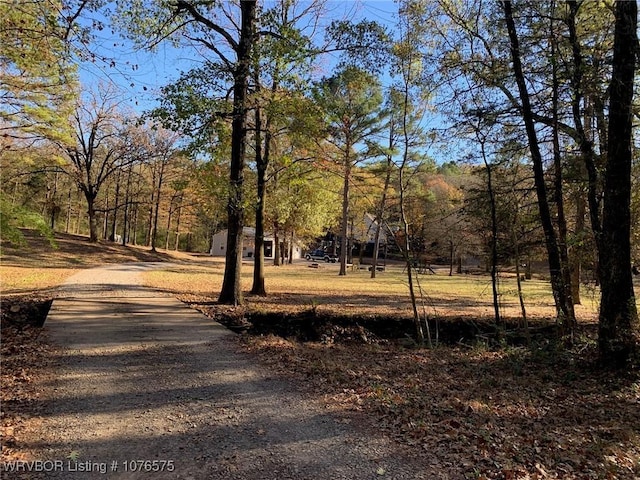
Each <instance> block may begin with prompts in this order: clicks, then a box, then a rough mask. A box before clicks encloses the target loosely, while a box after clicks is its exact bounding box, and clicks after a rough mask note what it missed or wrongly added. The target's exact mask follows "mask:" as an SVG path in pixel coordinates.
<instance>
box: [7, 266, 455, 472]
mask: <svg viewBox="0 0 640 480" xmlns="http://www.w3.org/2000/svg"><path fill="white" fill-rule="evenodd" d="M154 267H155V265H154V264H148V263H147V264H127V265H115V266H108V267H104V268H98V269H91V270H86V271H83V272H81V273H80V274H78V275H76V276H74V277H72V278H71V279H69V280H68V281H67V282H66V283H65V285H64V286H63V287H62V288H63V291H62V295H61V296H60V298H59V299H57V300H55V301H54V303H53V306H52V309H51V311H50V313H49V317H48V318H47V321H46V323H45V329H46V330H47V331H48V334H49V336H50V338H51V339H52V341H53V342H54V343H55V344H56V345H57V350H56V356H57V358H56V359H55V364H56V365H57V366H56V369H57V370H56V374H55V377H54V379H53V380H52V381H51V382H50V384H48V385H45V386H44V395H43V397H42V398H41V399H40V401H41V402H42V405H41V406H42V409H43V411H44V412H45V413H44V415H43V420H42V424H41V428H40V431H39V432H37V435H34V438H33V440H32V442H31V444H30V445H29V447H30V450H31V451H33V452H36V454H37V457H36V458H40V459H42V460H49V461H50V462H52V463H48V464H44V466H43V467H42V468H46V470H47V471H46V472H43V473H41V474H40V476H38V475H36V474H34V473H29V474H28V475H26V474H15V473H14V474H11V473H7V472H5V478H47V479H50V478H54V479H107V478H108V479H111V478H113V479H150V480H151V479H183V480H186V479H193V480H200V479H203V480H204V479H225V480H230V479H242V480H257V479H260V480H269V479H273V480H276V479H278V480H286V479H295V480H303V479H309V480H311V479H333V480H337V479H349V480H352V479H376V478H377V479H420V478H434V476H433V472H432V473H431V474H430V475H428V476H426V475H425V476H423V475H422V474H421V473H420V469H419V467H417V466H416V463H417V460H418V459H416V458H413V457H406V456H404V455H403V454H402V453H401V452H400V451H399V450H398V448H396V447H395V446H394V445H393V444H392V443H391V442H389V441H388V440H387V439H385V438H383V437H381V436H379V435H376V434H375V430H372V429H371V428H370V427H368V428H364V427H363V426H362V425H358V422H357V420H354V419H357V417H347V416H346V415H353V414H345V416H341V415H337V414H335V413H330V412H328V411H326V409H325V408H324V407H323V405H322V404H320V403H319V402H317V401H315V400H312V399H309V398H307V397H305V395H304V393H302V392H301V391H300V390H299V389H297V388H296V385H295V384H294V383H291V382H290V381H288V380H286V379H283V378H281V377H278V376H277V375H276V374H275V373H273V372H270V371H268V370H267V369H266V368H264V367H262V366H260V365H259V363H258V361H257V360H256V359H255V358H253V357H252V356H250V355H248V354H246V353H242V352H240V351H239V350H238V348H237V347H236V342H235V340H234V338H233V336H234V334H233V333H230V332H229V331H228V330H226V329H225V328H224V327H222V326H221V325H219V324H217V323H215V322H213V321H211V320H210V319H208V318H206V317H204V316H203V315H201V314H200V313H198V312H196V311H194V310H192V309H189V308H187V307H186V306H184V305H183V304H182V303H180V302H178V301H177V300H175V299H173V298H169V297H167V296H165V295H162V294H160V293H158V292H154V291H152V290H149V289H146V288H144V287H143V286H142V283H141V273H142V272H143V271H145V270H148V269H151V268H154ZM440 478H447V477H446V476H444V477H440Z"/></svg>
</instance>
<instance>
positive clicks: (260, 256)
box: [251, 72, 270, 296]
mask: <svg viewBox="0 0 640 480" xmlns="http://www.w3.org/2000/svg"><path fill="white" fill-rule="evenodd" d="M256 77H257V72H256ZM258 81H259V80H258V79H257V78H256V84H258ZM255 119H256V133H255V150H256V152H255V153H256V155H255V158H256V170H257V174H258V178H257V187H258V195H257V198H256V236H255V252H254V254H253V255H254V264H253V285H252V287H251V293H252V294H254V295H261V296H266V295H267V289H266V287H265V281H264V202H265V199H266V192H267V165H268V162H269V142H270V138H269V130H268V126H267V132H266V134H265V137H266V138H265V145H264V151H263V149H262V112H261V109H260V107H257V108H256V111H255Z"/></svg>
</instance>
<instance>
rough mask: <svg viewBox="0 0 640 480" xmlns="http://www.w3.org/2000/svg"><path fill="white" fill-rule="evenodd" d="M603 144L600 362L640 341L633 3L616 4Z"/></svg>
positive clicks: (624, 355)
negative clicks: (635, 272)
mask: <svg viewBox="0 0 640 480" xmlns="http://www.w3.org/2000/svg"><path fill="white" fill-rule="evenodd" d="M615 16H616V24H615V37H614V44H613V72H612V76H611V84H610V93H611V98H610V103H609V134H608V139H609V145H608V148H607V170H606V174H605V191H604V209H603V215H602V227H603V228H602V241H603V245H606V246H607V248H606V249H603V250H602V252H600V253H601V256H600V262H601V270H600V271H601V285H602V287H601V291H602V298H601V301H600V318H599V338H598V345H599V349H600V357H601V360H602V362H603V363H604V364H606V365H609V366H614V367H622V366H624V365H626V364H627V362H628V360H629V359H630V357H631V355H632V353H633V352H634V351H635V350H636V349H637V347H638V342H639V340H640V335H639V325H638V312H637V308H636V300H635V295H634V292H633V277H632V274H631V240H630V235H631V208H630V204H631V164H632V150H631V149H632V105H633V86H634V85H633V84H634V75H635V66H636V54H637V51H638V50H637V49H638V36H637V31H636V28H637V21H638V5H637V4H636V2H634V1H631V2H629V1H621V0H618V1H617V2H616V7H615Z"/></svg>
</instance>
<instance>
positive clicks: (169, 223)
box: [164, 202, 174, 250]
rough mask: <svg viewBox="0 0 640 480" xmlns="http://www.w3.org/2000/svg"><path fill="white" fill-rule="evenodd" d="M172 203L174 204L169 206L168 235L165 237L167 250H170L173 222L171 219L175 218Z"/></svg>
mask: <svg viewBox="0 0 640 480" xmlns="http://www.w3.org/2000/svg"><path fill="white" fill-rule="evenodd" d="M172 203H173V202H171V203H170V204H169V212H168V214H167V235H166V236H165V239H164V249H165V250H169V233H170V232H171V220H172V218H171V217H173V212H174V209H173V205H172Z"/></svg>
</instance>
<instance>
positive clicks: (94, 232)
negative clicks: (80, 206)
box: [84, 191, 98, 242]
mask: <svg viewBox="0 0 640 480" xmlns="http://www.w3.org/2000/svg"><path fill="white" fill-rule="evenodd" d="M84 195H85V198H86V199H87V216H88V217H89V241H90V242H97V241H98V219H97V218H96V207H95V200H96V195H95V194H94V193H92V192H87V191H85V192H84Z"/></svg>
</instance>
